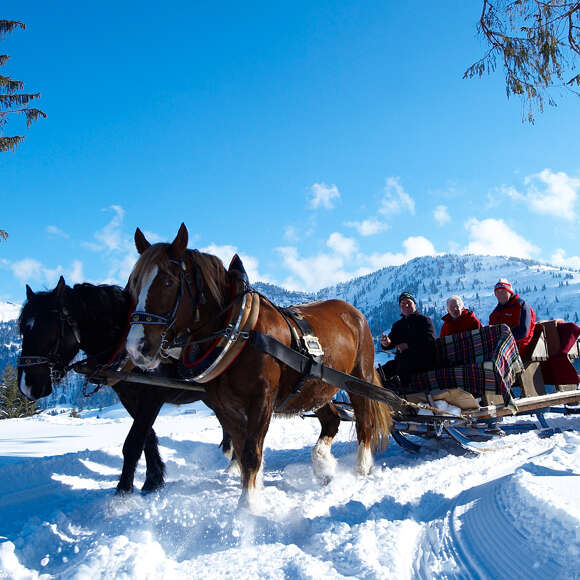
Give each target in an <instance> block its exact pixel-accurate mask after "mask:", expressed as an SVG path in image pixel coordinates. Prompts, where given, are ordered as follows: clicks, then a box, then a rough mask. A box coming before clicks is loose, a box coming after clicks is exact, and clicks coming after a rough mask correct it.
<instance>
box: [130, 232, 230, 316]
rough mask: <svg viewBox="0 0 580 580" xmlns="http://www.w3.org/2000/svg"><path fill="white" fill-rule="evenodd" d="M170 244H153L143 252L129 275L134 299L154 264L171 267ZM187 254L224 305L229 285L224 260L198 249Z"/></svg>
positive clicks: (208, 286)
mask: <svg viewBox="0 0 580 580" xmlns="http://www.w3.org/2000/svg"><path fill="white" fill-rule="evenodd" d="M169 246H170V244H166V243H160V244H153V245H151V246H149V247H148V248H147V249H146V250H145V251H144V252H143V253H142V254H141V256H140V257H139V259H138V260H137V263H136V264H135V266H134V268H133V271H132V272H131V275H130V276H129V282H128V289H129V292H130V293H131V296H132V298H133V300H135V301H136V300H137V299H138V297H139V291H140V290H141V288H142V286H143V279H144V278H145V277H146V275H147V274H148V273H149V272H150V271H151V268H152V266H157V267H158V268H159V269H160V270H167V269H168V268H169V264H170V262H169V260H170V257H169V252H168V249H169ZM185 255H186V256H187V257H188V258H189V259H190V260H191V262H192V263H193V264H196V265H197V267H198V268H199V271H200V273H201V276H202V279H203V282H204V284H205V287H206V288H207V290H208V291H209V293H210V295H211V296H212V297H213V299H214V300H215V301H216V302H217V303H218V305H220V306H223V304H224V300H225V296H224V288H226V286H227V285H228V273H227V270H226V269H225V268H224V265H223V263H222V261H221V260H220V259H219V258H218V257H217V256H214V255H212V254H206V253H204V252H199V251H198V250H186V253H185Z"/></svg>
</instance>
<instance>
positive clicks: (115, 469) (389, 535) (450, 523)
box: [0, 412, 580, 580]
mask: <svg viewBox="0 0 580 580" xmlns="http://www.w3.org/2000/svg"><path fill="white" fill-rule="evenodd" d="M75 421H77V422H75V423H74V426H75V428H77V429H80V428H81V427H80V426H81V425H82V423H78V421H79V420H75ZM552 422H553V424H554V425H556V426H561V427H562V428H563V429H564V431H563V432H562V433H558V434H556V435H554V436H553V437H551V438H549V439H540V438H538V437H537V435H536V434H535V433H526V434H522V435H510V436H507V437H505V438H503V439H501V440H498V441H497V444H496V447H497V449H496V450H493V451H490V452H487V453H485V454H483V455H479V456H476V457H468V456H464V455H461V454H457V453H450V452H449V451H450V449H449V448H448V446H446V445H443V446H437V445H433V444H428V445H425V447H424V449H423V450H422V451H421V453H420V454H419V455H418V456H412V455H409V454H407V453H406V452H404V451H403V450H402V449H400V448H399V447H398V446H397V445H396V444H394V443H391V446H390V447H389V449H388V450H387V451H386V452H384V453H383V454H381V455H379V456H378V457H377V458H376V466H375V469H374V471H373V472H372V473H371V475H370V476H369V477H367V478H360V477H357V476H355V475H354V473H353V467H354V461H355V455H356V444H355V443H354V442H352V441H351V435H352V433H351V431H352V429H351V426H350V425H349V424H345V423H343V424H342V425H341V431H340V433H339V436H338V437H337V439H336V441H335V444H334V446H333V452H334V454H335V456H336V457H337V458H338V459H339V466H338V471H337V474H336V477H335V478H334V479H333V481H332V482H331V483H330V484H329V485H328V486H326V487H321V486H320V485H319V484H318V483H317V482H316V481H314V480H313V477H312V471H311V460H310V451H311V447H312V446H313V445H314V443H315V441H316V438H317V435H318V422H317V421H315V420H312V419H307V420H302V419H299V418H295V419H275V420H274V421H273V422H272V424H271V428H270V432H269V433H268V436H267V439H266V451H265V469H264V490H263V492H262V495H261V501H260V503H259V505H257V506H256V510H255V512H254V513H252V514H250V513H247V512H245V511H240V510H238V509H237V499H238V496H239V494H240V484H239V481H238V479H237V478H234V477H230V476H228V475H227V474H226V472H225V468H226V467H227V461H226V459H225V458H224V457H223V456H222V455H221V452H220V451H219V449H218V447H217V444H218V443H219V440H220V435H221V430H220V428H219V425H218V423H217V421H216V420H215V418H214V417H212V416H210V415H209V414H207V413H206V414H205V415H204V414H202V415H190V414H189V415H186V414H179V413H178V412H174V413H173V414H170V415H165V416H162V417H160V419H159V420H158V424H157V425H156V430H157V432H158V435H159V440H160V446H161V453H162V456H163V457H164V458H165V460H166V462H167V485H166V486H165V488H163V489H162V490H161V491H159V492H157V493H154V494H150V495H147V496H143V495H141V494H139V493H135V494H133V495H132V496H126V497H115V496H114V495H113V493H114V489H115V486H116V483H117V479H118V475H119V473H120V469H121V464H122V457H121V445H122V441H123V438H124V434H123V436H121V437H118V434H119V433H121V432H123V433H124V432H126V431H125V428H126V429H127V430H128V428H129V421H128V420H126V419H114V420H111V419H106V418H103V419H100V420H97V419H94V418H93V419H92V420H91V421H89V424H88V425H86V430H85V438H84V439H83V440H82V444H86V443H87V442H88V443H89V445H88V448H87V449H73V448H71V450H70V452H68V453H62V451H60V453H61V454H59V455H53V456H46V457H30V456H29V448H30V444H29V443H28V444H27V446H26V447H25V448H24V451H18V450H17V449H16V448H15V446H16V443H15V441H16V439H17V438H16V437H12V440H9V438H8V436H9V434H10V433H11V432H12V430H11V429H10V425H11V424H12V425H13V426H14V427H15V428H17V429H16V430H18V429H24V430H27V431H30V432H31V433H32V435H31V437H32V438H34V437H36V438H38V440H39V441H42V442H44V443H43V444H44V445H48V443H47V442H46V440H47V439H48V438H51V437H54V438H57V437H66V430H67V429H69V428H70V426H71V425H72V424H73V420H72V419H70V420H69V421H67V419H64V418H59V419H46V418H42V417H40V418H34V419H25V420H5V421H2V422H0V513H1V514H2V517H1V518H0V578H15V579H20V578H22V579H24V578H75V579H83V580H84V579H89V578H90V579H91V580H95V579H96V578H113V577H114V578H137V577H138V578H156V579H157V578H172V579H173V578H191V577H204V578H218V577H219V578H255V577H256V576H260V577H262V578H268V579H269V578H320V577H322V576H324V577H328V578H345V577H356V578H395V577H396V578H517V577H525V578H578V577H580V576H579V575H578V568H579V567H578V562H579V561H580V535H579V531H578V530H579V523H580V501H579V500H578V498H577V497H576V496H577V495H578V494H577V490H578V489H580V486H579V485H578V484H579V483H580V435H579V434H578V429H579V428H580V418H576V417H566V418H563V417H553V418H552ZM121 427H122V429H121ZM571 428H574V429H576V431H569V430H568V431H567V430H565V429H571ZM5 435H6V437H4V436H5ZM68 445H69V447H70V446H71V445H72V443H70V442H69V443H68ZM143 480H144V462H143V461H142V462H140V464H139V469H138V472H137V474H136V487H137V486H140V485H141V484H142V482H143ZM572 489H575V490H576V491H575V492H574V493H573V492H572Z"/></svg>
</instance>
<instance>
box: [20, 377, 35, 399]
mask: <svg viewBox="0 0 580 580" xmlns="http://www.w3.org/2000/svg"><path fill="white" fill-rule="evenodd" d="M18 388H19V389H20V392H21V393H22V394H23V395H24V396H26V397H28V398H29V399H31V400H32V399H33V398H34V397H33V396H32V390H31V389H30V387H29V386H27V385H26V371H25V370H23V371H22V375H21V376H20V383H18Z"/></svg>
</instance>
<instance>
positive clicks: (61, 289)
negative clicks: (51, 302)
mask: <svg viewBox="0 0 580 580" xmlns="http://www.w3.org/2000/svg"><path fill="white" fill-rule="evenodd" d="M65 288H66V282H65V281H64V278H63V277H62V276H61V277H60V278H59V279H58V284H57V285H56V288H55V289H54V291H55V293H56V295H57V296H62V293H63V292H64V289H65Z"/></svg>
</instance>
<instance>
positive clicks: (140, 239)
mask: <svg viewBox="0 0 580 580" xmlns="http://www.w3.org/2000/svg"><path fill="white" fill-rule="evenodd" d="M150 245H151V244H150V243H149V242H148V241H147V239H146V238H145V236H144V235H143V232H142V231H141V230H140V229H139V228H137V229H136V230H135V247H136V248H137V251H138V252H139V253H140V254H142V253H143V252H144V251H145V250H146V249H147V248H148V247H149V246H150Z"/></svg>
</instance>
